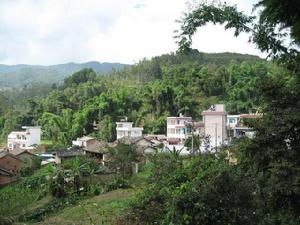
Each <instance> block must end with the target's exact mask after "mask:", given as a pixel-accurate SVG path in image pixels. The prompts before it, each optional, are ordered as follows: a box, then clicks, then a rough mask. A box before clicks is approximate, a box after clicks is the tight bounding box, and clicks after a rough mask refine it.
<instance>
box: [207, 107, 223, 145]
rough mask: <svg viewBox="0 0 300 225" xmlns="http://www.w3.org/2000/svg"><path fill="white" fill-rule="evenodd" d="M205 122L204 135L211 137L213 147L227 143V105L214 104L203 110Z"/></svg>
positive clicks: (210, 143) (210, 141) (210, 142)
mask: <svg viewBox="0 0 300 225" xmlns="http://www.w3.org/2000/svg"><path fill="white" fill-rule="evenodd" d="M202 116H203V122H204V135H205V137H208V139H209V145H210V147H211V148H216V147H220V146H222V145H224V144H227V142H228V137H227V126H226V125H227V112H226V110H225V105H223V104H216V105H212V106H211V107H210V108H209V109H208V110H206V111H203V112H202Z"/></svg>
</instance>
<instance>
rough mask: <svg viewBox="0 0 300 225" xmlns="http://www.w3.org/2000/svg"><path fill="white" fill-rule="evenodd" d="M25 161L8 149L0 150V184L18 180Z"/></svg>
mask: <svg viewBox="0 0 300 225" xmlns="http://www.w3.org/2000/svg"><path fill="white" fill-rule="evenodd" d="M22 164H23V161H22V160H21V159H18V158H17V157H16V156H14V155H13V154H11V153H9V152H7V151H1V152H0V170H1V172H0V185H5V184H8V183H11V182H13V181H16V180H17V179H18V178H19V173H20V170H21V167H22Z"/></svg>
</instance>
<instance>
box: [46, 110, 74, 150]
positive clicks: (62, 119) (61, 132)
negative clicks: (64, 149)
mask: <svg viewBox="0 0 300 225" xmlns="http://www.w3.org/2000/svg"><path fill="white" fill-rule="evenodd" d="M43 118H45V119H47V120H48V121H49V123H50V124H51V125H52V128H54V129H55V130H56V131H57V132H53V133H52V134H53V135H54V137H55V139H56V140H58V141H59V142H60V143H61V144H63V145H64V146H67V145H69V144H70V141H71V139H72V120H73V117H72V110H71V109H63V110H62V115H55V114H53V113H49V112H45V113H44V115H43Z"/></svg>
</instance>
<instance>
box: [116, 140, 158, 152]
mask: <svg viewBox="0 0 300 225" xmlns="http://www.w3.org/2000/svg"><path fill="white" fill-rule="evenodd" d="M117 141H118V142H119V143H123V144H127V145H133V146H134V147H135V149H136V151H137V153H138V154H141V155H148V154H153V153H154V152H155V147H154V143H153V142H152V141H150V140H148V139H147V138H144V137H123V138H121V139H119V140H117Z"/></svg>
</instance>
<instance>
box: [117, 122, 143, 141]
mask: <svg viewBox="0 0 300 225" xmlns="http://www.w3.org/2000/svg"><path fill="white" fill-rule="evenodd" d="M116 124H117V127H116V130H117V140H118V139H121V138H122V137H141V136H143V128H142V127H133V126H132V125H133V122H117V123H116Z"/></svg>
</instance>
